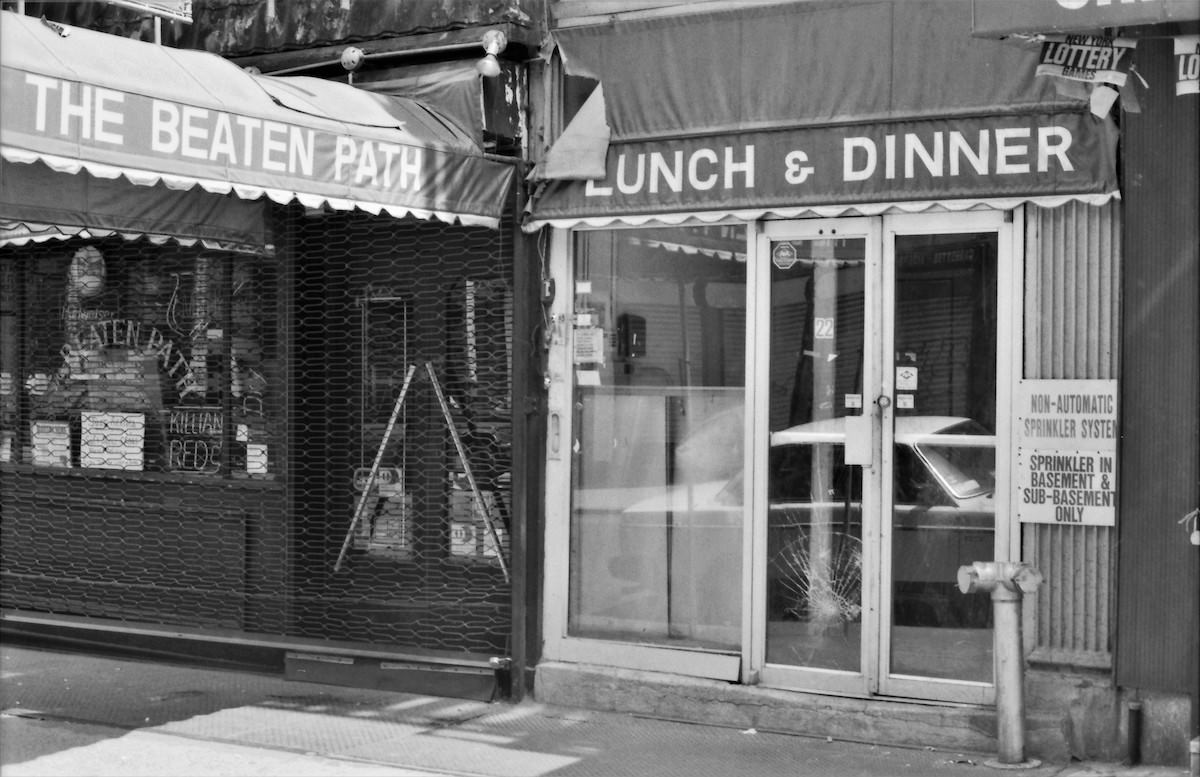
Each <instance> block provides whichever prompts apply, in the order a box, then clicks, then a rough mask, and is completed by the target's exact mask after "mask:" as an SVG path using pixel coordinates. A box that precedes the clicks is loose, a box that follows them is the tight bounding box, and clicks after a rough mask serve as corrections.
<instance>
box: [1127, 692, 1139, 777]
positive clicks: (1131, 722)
mask: <svg viewBox="0 0 1200 777" xmlns="http://www.w3.org/2000/svg"><path fill="white" fill-rule="evenodd" d="M1141 762H1142V703H1141V702H1140V701H1131V702H1129V704H1127V705H1125V763H1126V764H1128V765H1129V766H1135V765H1137V764H1139V763H1141Z"/></svg>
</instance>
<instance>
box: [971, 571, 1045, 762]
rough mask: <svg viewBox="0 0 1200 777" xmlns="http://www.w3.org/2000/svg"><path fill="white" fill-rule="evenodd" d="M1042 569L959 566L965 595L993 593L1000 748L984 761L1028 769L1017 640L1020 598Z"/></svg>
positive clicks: (1022, 665)
mask: <svg viewBox="0 0 1200 777" xmlns="http://www.w3.org/2000/svg"><path fill="white" fill-rule="evenodd" d="M1041 583H1042V574H1041V572H1038V571H1037V570H1036V569H1034V568H1033V567H1031V566H1030V565H1028V564H1025V563H1023V562H1013V561H976V562H975V563H973V564H971V565H969V566H962V567H959V568H958V588H959V590H960V591H962V592H963V593H964V594H970V593H984V592H988V593H990V594H991V595H992V627H993V659H994V663H995V672H996V678H995V683H996V741H997V745H998V749H999V754H998V758H997V759H996V761H995V762H992V761H988V762H987V763H988V765H989V766H996V767H1001V768H1008V769H1021V768H1026V769H1032V768H1035V767H1037V766H1040V765H1041V761H1038V760H1036V759H1030V760H1026V759H1025V653H1024V649H1023V648H1022V645H1021V601H1022V600H1023V599H1024V597H1025V594H1027V593H1033V592H1034V591H1037V589H1038V586H1039V585H1041Z"/></svg>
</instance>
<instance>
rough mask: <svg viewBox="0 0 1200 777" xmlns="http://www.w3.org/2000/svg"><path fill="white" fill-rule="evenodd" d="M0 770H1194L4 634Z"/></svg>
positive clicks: (818, 776) (1157, 776) (1077, 773)
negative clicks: (550, 700)
mask: <svg viewBox="0 0 1200 777" xmlns="http://www.w3.org/2000/svg"><path fill="white" fill-rule="evenodd" d="M0 710H2V713H0V777H35V776H37V775H45V776H46V777H76V776H78V777H101V776H103V775H114V776H116V775H120V776H121V777H134V776H140V775H146V776H147V777H149V776H150V775H154V776H155V777H158V776H160V775H170V776H171V777H190V776H191V775H197V776H199V775H205V776H207V777H212V776H220V775H230V776H231V777H232V776H235V775H236V776H237V777H251V776H254V777H259V776H261V777H272V776H274V775H278V776H279V777H284V775H288V776H295V777H307V776H309V775H311V776H312V777H324V776H325V775H328V776H329V777H368V775H381V776H382V775H389V776H392V777H402V776H403V777H434V776H435V775H442V776H444V775H483V776H487V777H542V776H543V775H545V776H547V777H587V776H589V775H603V776H604V777H617V776H619V775H639V776H640V775H662V776H663V777H671V776H673V775H681V776H683V775H686V776H687V777H705V776H706V775H720V776H721V777H730V776H733V775H753V777H774V776H775V775H787V776H788V777H805V776H807V775H813V776H814V777H867V776H868V775H888V776H891V775H917V776H920V777H925V776H927V775H936V776H938V777H941V776H942V775H945V776H946V777H957V776H960V775H972V776H973V777H984V776H985V775H990V774H997V775H1004V774H1007V773H1010V772H1015V773H1017V774H1022V775H1030V776H1031V777H1187V775H1188V769H1186V768H1182V767H1180V768H1166V767H1150V766H1139V767H1128V768H1127V767H1121V766H1119V765H1114V764H1096V763H1073V764H1041V765H1037V766H1034V767H1032V768H1025V769H1020V770H1016V769H1001V768H998V767H996V766H995V765H991V766H989V765H987V762H988V761H989V760H993V759H994V758H995V754H994V753H958V752H947V751H941V750H935V749H932V748H903V747H895V746H884V745H875V744H870V743H863V742H848V741H833V740H829V739H825V738H815V737H803V736H795V735H789V734H780V733H769V732H755V731H752V730H751V731H741V730H737V729H730V728H723V727H716V726H703V725H695V724H690V723H680V722H673V721H665V720H656V719H648V718H642V717H635V716H631V715H623V714H617V713H610V712H596V711H590V710H581V709H573V708H565V707H556V706H552V705H546V704H541V703H538V702H536V701H532V700H526V701H523V702H521V703H518V704H512V703H505V702H495V703H486V702H479V701H465V700H462V699H451V698H444V697H438V696H426V695H420V694H405V693H395V692H389V691H375V690H364V689H356V688H343V687H339V686H330V685H318V684H314V683H306V682H301V681H296V680H288V679H284V678H283V677H281V676H276V675H263V674H255V673H248V672H235V671H228V670H220V669H207V668H197V667H191V666H179V665H173V664H161V663H151V662H146V661H140V660H125V659H118V658H109V657H97V656H90V655H86V654H77V653H62V652H54V651H47V650H38V649H32V648H28V647H18V646H12V645H3V646H0Z"/></svg>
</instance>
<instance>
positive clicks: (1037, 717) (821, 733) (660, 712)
mask: <svg viewBox="0 0 1200 777" xmlns="http://www.w3.org/2000/svg"><path fill="white" fill-rule="evenodd" d="M534 696H535V698H536V699H537V700H538V701H540V702H544V703H547V704H556V705H563V706H572V707H581V708H585V709H593V710H605V711H611V712H624V713H628V714H634V715H643V716H646V717H650V718H656V719H664V720H680V721H688V722H695V723H704V724H708V725H718V726H728V727H735V728H739V729H755V730H758V731H761V732H782V733H789V734H797V735H804V736H814V737H822V738H825V737H830V738H832V739H835V740H842V741H855V742H870V743H874V744H886V745H898V746H908V747H934V748H938V749H940V750H952V751H956V752H969V753H980V754H994V753H995V752H996V748H997V742H996V713H995V710H994V709H993V708H991V707H980V706H975V705H966V704H943V703H936V702H928V703H926V702H915V701H910V700H902V699H887V698H878V697H876V698H858V697H850V696H836V695H829V694H817V693H805V692H799V691H789V690H780V689H773V688H761V687H755V686H746V685H739V684H736V683H727V682H721V681H716V680H706V679H702V678H696V677H685V676H681V675H674V674H667V673H661V672H646V671H637V670H630V669H616V668H612V667H605V666H597V665H589V664H574V663H562V662H545V663H541V664H539V665H538V667H537V674H536V680H535V683H534ZM1123 696H1124V694H1122V693H1120V692H1119V691H1118V689H1116V688H1114V687H1113V685H1112V684H1111V681H1109V680H1108V679H1107V678H1106V677H1103V676H1090V675H1072V674H1063V673H1059V672H1048V671H1031V672H1029V673H1028V674H1027V675H1026V710H1025V741H1026V752H1025V755H1026V757H1027V758H1036V759H1040V760H1042V761H1045V762H1047V763H1069V762H1070V761H1072V760H1105V761H1121V760H1123V758H1124V756H1125V754H1126V753H1127V747H1126V745H1127V743H1126V722H1125V717H1124V714H1123V712H1124V704H1125V700H1124V698H1123ZM1139 700H1140V701H1142V702H1143V709H1144V722H1143V737H1142V744H1141V758H1142V762H1144V763H1152V764H1167V765H1175V764H1178V765H1185V764H1187V762H1188V758H1189V753H1188V737H1187V727H1188V719H1189V717H1188V716H1189V706H1188V697H1186V696H1182V697H1179V698H1175V697H1152V698H1147V697H1146V695H1145V694H1142V695H1141V696H1140V698H1139Z"/></svg>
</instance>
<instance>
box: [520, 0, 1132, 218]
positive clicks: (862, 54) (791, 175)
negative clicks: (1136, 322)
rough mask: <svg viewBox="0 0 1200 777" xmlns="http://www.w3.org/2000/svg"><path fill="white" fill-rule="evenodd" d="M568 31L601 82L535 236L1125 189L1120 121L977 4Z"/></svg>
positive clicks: (539, 213) (561, 45)
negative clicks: (998, 37) (981, 30)
mask: <svg viewBox="0 0 1200 777" xmlns="http://www.w3.org/2000/svg"><path fill="white" fill-rule="evenodd" d="M555 39H556V42H557V45H558V51H559V54H560V55H561V57H562V61H563V66H564V69H565V70H566V72H567V73H569V74H571V75H575V76H579V77H584V78H590V79H594V80H595V81H597V82H598V83H599V86H598V87H597V88H596V91H595V92H594V93H593V94H592V97H591V98H590V99H589V100H588V102H587V103H586V104H585V106H584V108H581V109H580V111H579V112H578V114H577V115H576V116H575V118H574V119H573V120H572V121H571V123H570V124H569V125H568V126H567V127H566V128H565V129H564V130H563V132H562V135H561V136H560V137H559V138H558V139H557V140H556V141H555V143H554V145H553V146H551V148H550V149H549V150H548V151H547V153H546V155H545V158H544V159H542V160H540V161H539V164H538V166H537V167H536V168H535V169H534V170H533V173H532V175H531V178H532V179H533V180H534V181H536V182H537V183H538V188H537V189H536V190H535V192H534V194H533V196H532V197H531V198H530V206H529V212H528V214H527V217H526V219H525V221H524V223H523V225H522V226H523V228H524V229H525V230H527V231H534V230H536V229H539V228H541V227H543V226H551V227H559V228H569V227H575V226H604V225H611V224H630V225H639V224H648V223H659V224H681V223H694V222H701V223H703V222H712V221H718V220H722V219H738V220H755V219H762V218H797V217H802V216H834V215H855V214H861V215H875V214H880V213H894V212H922V211H931V210H943V211H956V210H969V209H973V208H983V207H987V208H1011V207H1013V206H1014V205H1015V204H1019V203H1023V202H1032V203H1038V204H1042V205H1053V204H1056V203H1060V202H1065V201H1067V200H1077V201H1085V202H1090V203H1097V204H1098V203H1103V202H1107V201H1108V200H1110V199H1112V198H1113V197H1115V196H1117V194H1118V182H1117V175H1116V169H1117V167H1116V159H1117V156H1116V147H1117V138H1118V132H1117V127H1116V124H1115V122H1114V121H1113V119H1112V117H1111V116H1108V115H1097V114H1095V113H1093V109H1092V106H1091V105H1090V103H1089V102H1088V100H1087V99H1086V97H1081V96H1078V95H1074V94H1066V93H1063V92H1061V91H1060V90H1059V89H1058V86H1057V84H1056V83H1055V79H1052V78H1039V77H1038V75H1037V70H1036V68H1037V66H1038V56H1037V50H1036V49H1035V50H1033V51H1029V50H1026V49H1023V48H1021V47H1018V46H1013V45H1010V44H1006V43H1004V42H1001V41H995V40H982V39H979V38H975V37H972V35H971V5H970V4H969V3H964V2H962V1H961V0H925V1H924V2H920V3H913V2H908V1H907V0H871V1H870V2H866V1H858V2H846V1H845V0H836V1H835V0H810V2H804V3H794V2H793V3H785V2H780V3H777V4H771V5H748V6H745V7H739V8H735V9H729V8H723V9H720V10H715V11H696V12H694V13H681V14H678V15H672V16H662V17H646V18H639V19H625V20H616V21H613V22H611V23H606V24H598V25H594V26H581V27H570V28H565V29H559V30H556V31H555ZM722 52H734V53H735V55H734V56H723V55H722ZM601 89H602V90H603V91H602V92H601Z"/></svg>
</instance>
